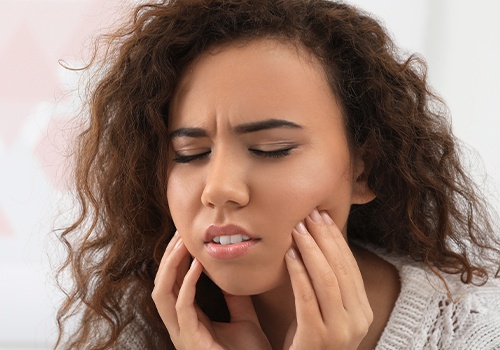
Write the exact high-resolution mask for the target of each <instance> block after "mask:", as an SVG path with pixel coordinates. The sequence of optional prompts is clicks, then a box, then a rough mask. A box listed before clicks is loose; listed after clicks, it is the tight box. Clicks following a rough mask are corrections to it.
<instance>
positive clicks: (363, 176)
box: [351, 147, 377, 204]
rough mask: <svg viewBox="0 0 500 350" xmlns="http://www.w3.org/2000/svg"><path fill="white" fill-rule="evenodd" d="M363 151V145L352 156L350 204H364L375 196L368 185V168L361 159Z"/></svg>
mask: <svg viewBox="0 0 500 350" xmlns="http://www.w3.org/2000/svg"><path fill="white" fill-rule="evenodd" d="M364 153H365V152H364V147H361V148H359V149H358V150H357V152H356V155H355V157H354V164H353V165H354V168H353V179H352V201H351V204H366V203H368V202H371V201H372V200H374V199H375V198H376V197H377V196H376V195H375V193H374V192H373V191H372V190H371V189H370V187H369V186H368V169H366V167H365V162H364V160H363V155H364Z"/></svg>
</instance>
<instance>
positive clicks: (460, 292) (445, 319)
mask: <svg viewBox="0 0 500 350" xmlns="http://www.w3.org/2000/svg"><path fill="white" fill-rule="evenodd" d="M379 255H380V254H379ZM381 257H382V258H384V259H386V260H387V261H388V262H390V263H391V264H393V265H394V266H396V268H397V269H398V271H399V274H400V278H401V292H400V295H399V297H398V300H397V301H396V304H395V306H394V309H393V311H392V313H391V317H390V319H389V322H388V324H387V326H386V329H385V330H384V332H383V334H382V336H381V338H380V340H379V344H378V346H377V348H376V349H377V350H385V349H403V348H404V349H449V348H453V349H457V350H466V349H467V350H469V349H482V350H493V349H500V327H499V325H500V282H499V280H498V279H490V280H489V281H488V282H487V283H486V284H485V285H483V286H476V285H472V284H464V283H462V281H461V280H460V275H451V274H444V273H441V277H442V278H443V279H440V278H439V277H438V276H437V275H436V274H434V273H433V272H432V271H431V270H430V269H428V268H427V267H425V266H423V264H421V263H418V262H415V261H412V260H410V259H409V258H405V257H394V256H392V257H391V256H384V255H383V254H382V255H381ZM444 282H446V284H445V283H444Z"/></svg>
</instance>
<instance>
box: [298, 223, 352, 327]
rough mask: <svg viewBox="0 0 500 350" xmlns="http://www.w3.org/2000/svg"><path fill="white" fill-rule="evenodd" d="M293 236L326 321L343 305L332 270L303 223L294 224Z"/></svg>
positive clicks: (337, 282) (336, 313) (342, 308)
mask: <svg viewBox="0 0 500 350" xmlns="http://www.w3.org/2000/svg"><path fill="white" fill-rule="evenodd" d="M293 238H294V241H295V244H296V245H297V248H298V249H299V251H300V254H301V257H302V261H303V265H304V268H305V270H306V273H307V274H308V276H309V278H310V281H311V282H310V284H312V288H313V289H314V293H315V295H316V298H317V302H318V305H319V308H320V310H321V314H322V317H323V319H324V320H325V321H326V320H327V318H328V317H331V316H332V315H334V316H337V315H338V314H339V311H340V310H344V308H345V307H344V304H343V299H342V296H341V293H340V287H339V281H338V279H337V276H336V274H335V272H334V270H333V269H332V268H331V267H330V265H329V263H328V260H327V259H326V257H325V255H324V254H323V252H322V251H321V250H320V248H319V246H318V245H317V244H316V242H315V241H314V239H313V238H312V237H311V235H310V233H309V232H308V230H307V229H306V227H305V226H304V224H302V223H299V224H298V225H297V226H296V228H295V229H294V230H293Z"/></svg>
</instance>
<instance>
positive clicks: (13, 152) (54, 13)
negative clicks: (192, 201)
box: [0, 0, 500, 349]
mask: <svg viewBox="0 0 500 350" xmlns="http://www.w3.org/2000/svg"><path fill="white" fill-rule="evenodd" d="M350 2H351V3H354V4H357V5H360V6H361V7H362V8H365V9H367V10H369V11H371V12H372V13H374V14H375V15H376V16H378V17H380V18H382V19H383V20H384V21H385V23H386V25H387V27H388V29H389V30H390V31H391V32H392V33H393V36H394V37H395V40H396V42H397V43H398V44H399V45H401V46H402V47H404V48H405V49H406V50H408V51H418V52H421V53H422V54H423V55H424V56H425V57H426V58H427V59H428V64H429V79H430V81H431V83H432V85H433V86H434V87H435V89H436V90H437V91H438V92H439V93H440V94H441V95H442V96H443V97H444V98H445V100H447V101H448V103H449V106H450V109H451V111H452V115H453V125H454V130H455V133H456V134H457V135H458V136H459V137H460V138H462V139H463V140H464V142H465V143H466V144H468V145H470V146H471V147H473V148H475V149H476V150H477V153H478V154H479V155H480V156H481V157H482V159H483V161H484V168H485V170H486V171H487V173H488V174H489V177H490V180H488V181H487V182H485V183H484V185H485V186H486V187H485V188H486V190H487V191H488V193H489V196H490V197H491V199H492V201H493V202H494V203H495V205H496V208H499V207H500V201H499V200H498V198H499V196H498V187H499V183H500V157H498V154H500V141H499V138H500V132H499V131H498V130H499V126H500V123H499V120H500V99H499V98H498V94H499V92H500V63H499V62H500V40H497V38H498V37H499V36H500V26H499V24H498V19H497V18H496V14H498V13H500V3H499V2H497V1H493V0H490V1H488V0H477V1H475V2H474V5H471V4H470V1H465V0H427V1H425V0H405V1H401V0H356V1H354V0H353V1H350ZM120 6H122V5H120V1H119V0H113V1H102V0H73V1H70V0H67V1H63V0H59V1H56V0H52V1H46V0H24V1H23V0H11V1H5V0H0V169H1V170H0V281H1V282H0V284H1V287H0V349H44V348H48V347H49V346H50V344H52V343H53V341H54V339H55V334H56V331H55V323H54V317H55V316H54V315H55V312H56V308H57V304H58V303H59V299H60V294H58V293H57V292H56V291H57V288H56V287H55V286H54V282H53V274H54V267H53V266H51V264H50V263H49V261H52V262H57V261H58V259H59V258H60V251H61V250H60V248H59V245H58V244H57V240H56V239H54V235H53V234H51V233H50V231H51V229H52V227H53V226H54V222H58V223H64V222H67V220H68V218H67V217H65V215H64V214H63V213H64V208H66V207H68V205H69V204H70V198H71V197H70V196H69V192H68V185H67V182H66V181H67V168H65V166H64V157H65V156H66V155H68V153H69V151H68V150H69V149H68V146H67V144H68V142H70V141H71V138H72V134H71V132H72V130H73V129H72V124H71V123H70V120H71V118H72V117H73V116H74V115H75V113H76V111H77V110H78V106H79V102H78V96H77V95H76V94H75V93H74V91H75V90H76V87H77V86H78V74H77V73H74V72H70V71H67V70H65V69H63V68H62V67H61V66H60V65H59V64H58V59H64V60H65V61H67V62H68V63H70V64H78V63H81V61H79V60H78V57H81V55H82V52H83V51H82V47H84V46H85V45H87V46H88V44H89V41H88V38H89V37H90V36H91V35H92V34H95V33H96V31H98V29H99V28H102V27H105V26H107V25H108V24H109V23H111V22H112V19H113V18H115V17H116V15H115V13H116V11H115V9H116V8H119V7H120ZM72 91H73V93H72ZM469 159H470V162H471V163H472V165H473V166H474V168H473V172H474V174H475V176H476V177H477V179H478V181H480V182H481V183H483V180H484V176H483V175H482V172H481V170H480V164H483V163H481V161H479V160H477V159H478V158H477V157H474V156H472V157H470V158H469Z"/></svg>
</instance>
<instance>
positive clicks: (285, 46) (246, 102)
mask: <svg viewBox="0 0 500 350" xmlns="http://www.w3.org/2000/svg"><path fill="white" fill-rule="evenodd" d="M311 105H314V108H331V107H332V105H335V108H338V106H337V101H336V99H335V97H334V95H333V93H332V90H331V88H330V86H329V84H328V82H327V79H326V75H325V73H324V69H323V67H322V65H321V63H320V62H319V61H318V59H317V58H316V57H315V56H314V55H312V54H311V53H310V52H309V51H308V50H307V49H305V48H304V47H302V46H300V45H298V44H294V43H291V42H289V41H278V39H273V38H266V39H259V40H253V41H249V42H236V43H230V44H225V45H223V46H218V47H215V48H213V49H211V50H208V51H207V52H205V53H203V54H202V55H200V56H199V57H198V58H197V59H196V60H195V61H194V62H193V63H192V64H191V65H189V66H188V67H187V68H186V69H185V71H184V72H183V74H182V75H181V78H180V80H179V83H178V85H177V88H176V92H175V94H174V97H173V99H172V103H171V105H170V106H171V108H170V115H171V123H173V124H176V123H177V122H178V121H179V119H183V120H184V121H186V118H187V119H192V118H194V119H196V117H200V116H207V115H210V116H212V115H219V114H220V113H222V114H225V115H227V116H232V117H233V118H236V119H238V118H240V117H241V118H243V119H245V117H248V115H249V113H250V114H251V113H253V116H252V117H255V118H271V117H276V116H275V115H268V114H272V113H277V114H280V113H282V114H287V115H292V116H293V115H294V114H296V113H301V112H304V108H305V107H307V106H308V107H307V108H311ZM308 114H313V111H311V113H308ZM193 122H199V120H197V121H196V120H193Z"/></svg>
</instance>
